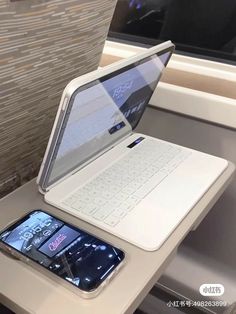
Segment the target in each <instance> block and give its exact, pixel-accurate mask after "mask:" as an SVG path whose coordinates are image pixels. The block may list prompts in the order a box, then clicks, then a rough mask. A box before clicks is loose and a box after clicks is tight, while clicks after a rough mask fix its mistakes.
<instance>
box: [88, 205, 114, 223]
mask: <svg viewBox="0 0 236 314" xmlns="http://www.w3.org/2000/svg"><path fill="white" fill-rule="evenodd" d="M113 210H114V209H113V208H112V207H109V208H108V207H107V208H104V207H103V208H101V209H99V210H98V211H97V212H95V213H94V214H93V218H95V219H97V220H104V219H105V218H106V217H107V216H108V215H109V214H110V213H111V212H113Z"/></svg>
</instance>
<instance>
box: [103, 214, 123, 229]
mask: <svg viewBox="0 0 236 314" xmlns="http://www.w3.org/2000/svg"><path fill="white" fill-rule="evenodd" d="M104 222H105V223H106V224H107V225H109V226H111V227H115V226H116V225H117V224H118V222H120V218H119V217H116V216H114V215H111V216H108V217H107V218H106V219H105V220H104Z"/></svg>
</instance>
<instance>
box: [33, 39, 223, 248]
mask: <svg viewBox="0 0 236 314" xmlns="http://www.w3.org/2000/svg"><path fill="white" fill-rule="evenodd" d="M173 49H174V46H173V44H172V43H171V42H165V43H163V44H160V45H158V46H156V47H153V48H150V49H148V50H147V51H145V52H143V53H141V54H139V55H136V56H134V57H132V58H129V59H126V60H122V61H121V62H118V63H115V64H113V65H111V66H108V67H105V68H102V69H99V70H97V71H94V72H92V73H89V74H86V75H84V76H81V77H79V78H77V79H75V80H73V81H71V82H70V83H69V84H68V86H67V87H66V88H65V90H64V92H63V95H62V99H61V103H60V106H59V109H58V113H57V116H56V120H55V123H54V126H53V130H52V133H51V137H50V140H49V143H48V147H47V150H46V153H45V156H44V160H43V163H42V166H41V169H40V172H39V176H38V184H39V189H40V191H41V192H42V193H44V197H45V201H46V202H47V203H49V204H51V205H54V206H56V207H57V208H59V209H61V210H63V211H65V212H67V213H70V214H72V215H74V216H76V217H78V218H80V219H82V220H84V221H87V222H89V223H90V224H93V225H95V226H97V227H99V228H101V229H103V230H106V231H107V232H110V233H111V234H113V235H116V236H118V237H120V238H122V239H124V240H126V241H128V242H130V243H132V244H134V245H136V246H138V247H140V248H142V249H144V250H149V251H153V250H156V249H158V248H160V247H161V245H162V244H163V243H164V241H165V240H166V239H167V238H168V237H169V236H170V234H171V233H172V232H173V230H174V229H175V228H176V227H177V226H178V225H179V223H180V222H181V221H182V219H183V218H184V217H185V216H186V215H187V214H188V212H189V211H190V210H191V209H192V208H193V206H194V205H195V204H196V203H197V202H198V201H199V200H200V198H201V197H202V196H203V194H204V193H205V192H206V191H207V190H208V189H209V187H210V186H211V185H212V184H213V183H214V181H215V180H216V179H217V178H218V177H219V175H220V174H221V173H222V172H223V171H224V170H225V168H226V167H227V161H226V160H223V159H221V158H218V157H214V156H210V155H207V154H204V153H201V152H198V151H194V150H192V149H188V148H184V147H182V146H178V145H175V144H172V143H168V142H165V141H162V140H159V139H156V138H152V137H150V136H147V135H143V134H137V133H135V132H134V129H135V127H136V126H137V124H138V122H139V120H140V119H141V117H142V115H143V112H144V110H145V107H146V106H147V104H148V102H149V100H150V98H151V96H152V94H153V92H154V90H155V88H156V86H157V83H158V81H159V79H160V76H161V74H162V72H163V70H164V68H165V66H166V64H167V62H168V60H169V59H170V56H171V54H172V52H173ZM170 127H171V126H170ZM186 131H187V130H186Z"/></svg>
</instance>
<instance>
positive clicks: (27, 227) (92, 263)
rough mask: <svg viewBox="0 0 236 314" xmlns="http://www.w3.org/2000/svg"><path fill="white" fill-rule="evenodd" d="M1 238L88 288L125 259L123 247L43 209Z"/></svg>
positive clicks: (93, 285)
mask: <svg viewBox="0 0 236 314" xmlns="http://www.w3.org/2000/svg"><path fill="white" fill-rule="evenodd" d="M0 241H2V242H3V243H5V244H6V245H7V246H10V247H11V248H13V249H15V250H17V251H18V252H20V253H22V254H23V255H24V256H26V257H28V258H30V259H31V260H34V261H35V262H37V263H39V264H40V265H42V266H43V267H45V268H47V269H48V270H49V271H51V272H53V273H54V274H56V275H58V276H59V277H61V278H63V279H65V280H67V281H68V282H70V283H71V284H73V285H75V286H77V287H78V288H80V289H81V290H83V291H86V292H89V291H92V290H94V289H96V288H98V287H99V285H100V284H101V283H102V282H103V281H104V280H105V279H106V278H107V277H108V276H109V274H110V273H111V272H113V270H114V269H115V268H116V267H117V266H118V265H119V264H120V263H121V261H122V260H123V259H124V253H123V252H122V251H121V250H119V249H117V248H115V247H113V246H112V245H110V244H107V243H105V242H104V241H102V240H100V239H98V238H96V237H94V236H92V235H91V234H88V233H86V232H85V231H82V230H80V229H78V228H77V227H74V226H72V225H70V224H68V223H65V222H63V221H62V220H60V219H58V218H55V217H53V216H51V215H49V214H48V213H46V212H43V211H41V210H36V211H33V212H31V213H29V214H28V215H27V216H25V217H24V218H22V219H20V220H19V221H18V222H16V223H15V224H13V225H12V226H10V227H9V228H8V229H7V230H5V231H3V232H2V233H1V234H0Z"/></svg>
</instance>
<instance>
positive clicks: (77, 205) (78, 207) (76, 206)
mask: <svg viewBox="0 0 236 314" xmlns="http://www.w3.org/2000/svg"><path fill="white" fill-rule="evenodd" d="M84 206H86V204H84V203H82V202H81V201H80V200H77V201H76V202H75V203H73V204H72V205H71V207H72V208H74V209H76V210H77V211H79V212H80V211H82V209H83V208H84Z"/></svg>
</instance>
